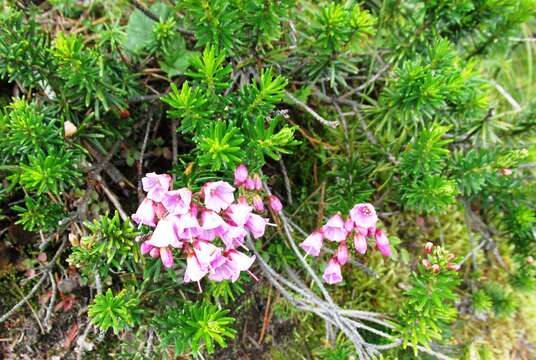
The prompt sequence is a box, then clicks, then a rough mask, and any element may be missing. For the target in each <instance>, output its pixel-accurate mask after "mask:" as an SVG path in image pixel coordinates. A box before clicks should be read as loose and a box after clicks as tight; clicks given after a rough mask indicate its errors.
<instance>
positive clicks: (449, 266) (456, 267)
mask: <svg viewBox="0 0 536 360" xmlns="http://www.w3.org/2000/svg"><path fill="white" fill-rule="evenodd" d="M447 269H449V270H452V271H458V270H460V265H458V264H453V263H448V264H447Z"/></svg>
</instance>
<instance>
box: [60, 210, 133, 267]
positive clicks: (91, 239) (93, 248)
mask: <svg viewBox="0 0 536 360" xmlns="http://www.w3.org/2000/svg"><path fill="white" fill-rule="evenodd" d="M84 226H85V227H86V228H87V230H88V231H89V235H87V236H85V237H83V238H82V239H81V240H80V246H77V247H74V248H73V252H72V254H71V255H70V256H69V259H68V261H69V263H70V264H71V265H75V266H77V267H79V268H80V269H81V270H82V273H83V274H84V275H85V276H86V277H92V275H94V274H95V273H98V274H99V275H100V276H101V277H102V278H105V277H106V276H107V275H108V273H109V271H110V270H111V269H114V270H115V271H121V270H123V269H130V270H132V271H133V270H134V268H133V266H134V264H135V263H137V262H138V261H139V260H140V253H139V245H138V243H137V242H136V240H135V237H136V235H138V232H137V231H136V229H135V228H134V227H133V226H132V224H131V223H130V221H129V220H127V221H124V222H123V221H121V219H120V218H119V214H118V213H117V211H116V212H115V213H114V216H113V217H110V216H109V215H108V214H105V215H103V216H101V217H99V218H98V219H94V220H93V222H86V223H84Z"/></svg>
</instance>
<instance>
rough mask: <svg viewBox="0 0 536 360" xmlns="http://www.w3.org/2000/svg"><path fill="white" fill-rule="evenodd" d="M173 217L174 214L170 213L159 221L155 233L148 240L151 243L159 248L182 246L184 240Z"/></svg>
mask: <svg viewBox="0 0 536 360" xmlns="http://www.w3.org/2000/svg"><path fill="white" fill-rule="evenodd" d="M171 217H172V216H169V215H168V216H166V217H165V218H163V219H162V220H160V221H159V222H158V225H156V229H155V230H154V232H153V235H152V236H151V238H150V239H149V240H147V241H146V242H147V243H148V244H149V245H152V246H155V247H159V248H163V247H166V246H173V247H175V248H180V247H182V242H181V241H180V240H179V238H178V236H177V232H176V230H175V225H174V223H173V220H172V219H171Z"/></svg>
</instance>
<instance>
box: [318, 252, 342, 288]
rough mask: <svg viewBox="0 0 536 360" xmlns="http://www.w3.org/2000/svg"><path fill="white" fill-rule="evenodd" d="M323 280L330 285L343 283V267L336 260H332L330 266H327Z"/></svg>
mask: <svg viewBox="0 0 536 360" xmlns="http://www.w3.org/2000/svg"><path fill="white" fill-rule="evenodd" d="M322 278H323V279H324V281H325V282H327V283H328V284H336V283H338V282H341V281H342V275H341V265H340V264H339V262H338V261H337V259H336V258H331V259H330V260H329V262H328V266H326V269H325V270H324V275H322Z"/></svg>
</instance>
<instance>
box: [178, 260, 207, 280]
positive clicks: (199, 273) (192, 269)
mask: <svg viewBox="0 0 536 360" xmlns="http://www.w3.org/2000/svg"><path fill="white" fill-rule="evenodd" d="M207 273H208V267H205V268H203V267H202V266H201V264H200V263H199V261H197V258H196V256H195V255H194V254H193V253H192V254H189V255H188V256H187V257H186V271H184V282H185V283H188V282H191V281H199V280H201V279H202V278H203V276H205V275H206V274H207Z"/></svg>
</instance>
